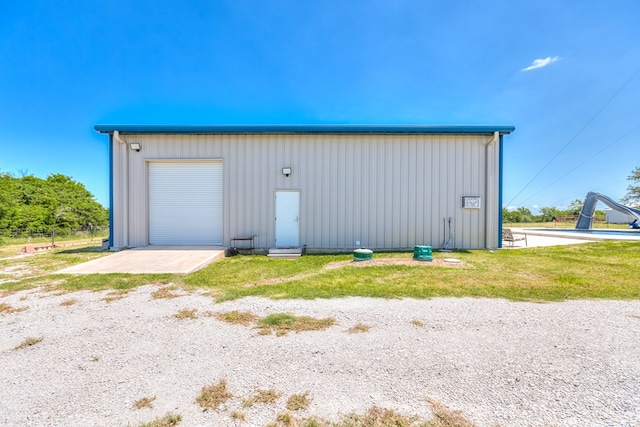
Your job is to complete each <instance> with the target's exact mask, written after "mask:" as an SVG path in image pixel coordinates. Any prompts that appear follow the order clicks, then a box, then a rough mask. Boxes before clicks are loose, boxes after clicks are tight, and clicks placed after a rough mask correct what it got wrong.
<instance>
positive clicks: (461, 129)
mask: <svg viewBox="0 0 640 427" xmlns="http://www.w3.org/2000/svg"><path fill="white" fill-rule="evenodd" d="M93 128H94V129H95V130H96V131H97V132H99V133H103V134H113V132H114V131H118V132H121V133H123V134H192V135H193V134H201V135H208V134H225V135H228V134H245V135H254V134H267V135H269V134H270V135H282V134H306V135H309V134H325V135H327V134H329V135H336V134H348V135H357V134H392V135H406V134H414V135H417V134H433V135H443V134H444V135H448V134H456V135H460V134H465V135H491V134H493V133H494V132H498V133H500V135H508V134H510V133H511V132H513V131H514V130H515V127H514V126H475V125H468V126H467V125H464V126H463V125H95V126H94V127H93Z"/></svg>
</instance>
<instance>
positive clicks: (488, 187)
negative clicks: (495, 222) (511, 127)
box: [484, 131, 502, 249]
mask: <svg viewBox="0 0 640 427" xmlns="http://www.w3.org/2000/svg"><path fill="white" fill-rule="evenodd" d="M499 139H500V133H499V132H498V131H495V132H493V137H491V139H490V140H489V141H488V142H487V143H486V144H485V146H484V147H485V156H486V158H485V159H486V164H485V168H486V177H485V183H484V185H485V203H484V206H485V208H484V221H485V224H484V229H485V236H484V245H485V247H486V248H487V249H495V248H496V247H498V245H499V243H500V242H498V244H492V239H491V235H492V234H498V230H495V233H493V232H494V229H493V227H492V224H491V221H492V215H491V214H492V211H493V209H494V206H495V202H496V201H497V200H494V194H493V193H492V189H493V188H495V182H494V181H495V177H494V171H495V164H494V162H492V161H491V159H492V158H491V157H490V156H489V152H490V150H491V146H492V145H493V144H495V143H497V142H498V140H499ZM493 159H495V156H494V157H493ZM500 209H502V207H500Z"/></svg>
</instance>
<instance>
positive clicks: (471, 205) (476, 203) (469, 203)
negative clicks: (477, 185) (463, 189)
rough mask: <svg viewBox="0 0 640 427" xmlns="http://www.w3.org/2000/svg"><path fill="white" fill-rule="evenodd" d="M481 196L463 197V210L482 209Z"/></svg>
mask: <svg viewBox="0 0 640 427" xmlns="http://www.w3.org/2000/svg"><path fill="white" fill-rule="evenodd" d="M480 205H481V199H480V196H462V208H463V209H480Z"/></svg>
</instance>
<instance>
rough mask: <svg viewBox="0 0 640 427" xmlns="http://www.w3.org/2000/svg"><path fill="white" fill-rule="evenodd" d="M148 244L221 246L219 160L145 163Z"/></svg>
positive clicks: (220, 170)
mask: <svg viewBox="0 0 640 427" xmlns="http://www.w3.org/2000/svg"><path fill="white" fill-rule="evenodd" d="M148 170H149V244H151V245H221V244H222V240H223V237H222V213H223V210H222V200H223V197H222V189H223V186H222V179H223V175H222V171H223V169H222V161H210V162H149V169H148Z"/></svg>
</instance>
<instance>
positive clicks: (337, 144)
mask: <svg viewBox="0 0 640 427" xmlns="http://www.w3.org/2000/svg"><path fill="white" fill-rule="evenodd" d="M121 136H122V138H124V139H125V140H126V141H127V142H129V143H130V142H140V143H141V144H142V150H141V151H140V152H134V151H131V150H128V149H127V148H126V147H125V146H120V145H119V144H118V143H117V142H113V144H114V147H113V148H114V162H113V164H114V183H113V184H114V185H113V191H114V206H113V207H112V209H113V210H114V229H115V230H116V231H115V232H114V246H116V247H125V246H130V247H135V246H145V245H147V244H148V198H147V189H148V183H147V164H148V162H149V161H152V160H158V159H165V160H166V159H176V160H181V159H220V160H222V161H223V163H224V244H225V245H230V243H231V242H230V239H231V238H233V237H239V236H249V235H253V234H256V235H257V237H256V240H255V242H254V243H255V245H256V247H264V248H268V247H272V246H273V245H274V238H275V235H274V233H275V221H274V211H275V205H274V197H275V191H276V190H300V241H301V244H303V245H307V247H308V248H337V249H342V248H353V247H355V246H356V241H360V244H361V245H362V246H365V247H368V248H412V247H413V246H414V245H416V244H424V245H431V246H433V247H440V244H441V243H442V242H443V240H444V239H445V237H446V235H447V234H448V229H447V230H443V218H446V221H447V223H448V218H452V227H453V234H454V240H453V242H452V245H451V247H455V248H465V249H472V248H485V247H496V246H497V244H498V242H497V236H496V237H494V236H493V235H491V236H487V235H486V234H485V233H486V229H487V227H488V228H489V229H493V230H497V226H498V224H497V223H498V218H497V216H496V214H495V213H493V212H498V211H499V207H497V203H498V202H497V194H498V187H497V186H498V180H497V176H498V170H497V169H496V170H492V171H491V173H487V172H488V171H487V167H488V165H490V166H489V167H491V168H497V167H498V166H497V163H496V162H495V159H496V156H497V153H498V147H497V146H498V145H499V143H494V144H492V145H491V146H489V147H487V146H486V144H487V142H488V141H489V140H490V139H491V137H490V136H487V135H481V136H471V135H457V136H456V135H121ZM127 164H128V166H127ZM283 167H291V168H292V169H293V173H292V174H291V176H290V177H285V176H283V175H282V168H283ZM127 183H128V184H127ZM463 195H472V196H480V197H482V208H481V209H462V196H463ZM125 200H126V201H127V203H126V206H124V204H123V203H122V201H125ZM488 204H489V205H490V206H492V209H490V211H491V212H492V214H491V215H492V217H490V218H487V217H486V212H487V209H486V207H487V205H488ZM493 204H495V205H496V206H493ZM447 226H448V225H447ZM493 233H494V231H492V234H493ZM496 234H497V233H496Z"/></svg>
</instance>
